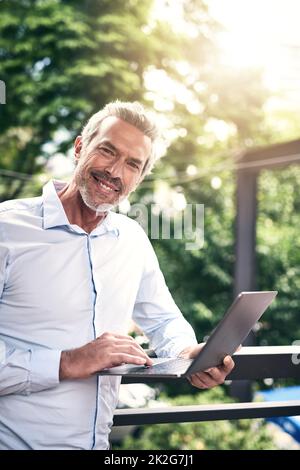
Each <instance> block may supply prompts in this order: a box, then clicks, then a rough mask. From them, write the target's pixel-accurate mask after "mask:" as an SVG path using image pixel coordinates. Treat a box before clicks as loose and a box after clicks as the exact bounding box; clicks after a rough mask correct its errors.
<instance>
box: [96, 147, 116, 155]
mask: <svg viewBox="0 0 300 470" xmlns="http://www.w3.org/2000/svg"><path fill="white" fill-rule="evenodd" d="M99 150H100V152H101V153H103V154H104V155H109V156H112V157H113V156H114V152H113V150H111V149H109V148H107V147H99Z"/></svg>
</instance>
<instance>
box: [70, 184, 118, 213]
mask: <svg viewBox="0 0 300 470" xmlns="http://www.w3.org/2000/svg"><path fill="white" fill-rule="evenodd" d="M78 189H79V192H80V195H81V197H82V200H83V202H84V204H85V205H86V206H87V207H88V208H89V209H91V210H92V211H95V212H96V213H97V214H103V213H105V212H108V211H110V210H112V209H113V208H114V207H116V206H117V205H118V204H119V203H120V202H121V200H122V199H124V198H119V199H117V201H116V202H115V203H114V204H107V203H103V204H98V205H96V204H95V203H94V201H92V200H91V198H90V196H89V194H88V191H87V190H86V186H85V184H79V185H78Z"/></svg>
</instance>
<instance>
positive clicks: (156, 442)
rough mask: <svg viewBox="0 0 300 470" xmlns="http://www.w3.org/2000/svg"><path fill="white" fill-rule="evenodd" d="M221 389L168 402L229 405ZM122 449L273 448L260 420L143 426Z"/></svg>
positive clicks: (178, 404)
mask: <svg viewBox="0 0 300 470" xmlns="http://www.w3.org/2000/svg"><path fill="white" fill-rule="evenodd" d="M229 401H230V400H229V399H228V397H227V396H226V395H225V394H224V392H223V390H222V388H220V387H218V388H216V389H213V390H210V391H206V392H201V393H198V395H197V396H188V395H186V396H182V397H177V398H175V399H172V400H168V403H169V404H170V405H171V406H188V405H205V404H211V403H220V402H229ZM120 448H121V449H123V450H124V449H131V450H140V449H145V450H155V449H157V450H160V449H162V450H168V449H171V450H252V449H253V450H254V449H255V450H268V449H275V448H276V446H275V444H274V443H273V441H272V438H271V436H270V434H269V432H268V430H267V429H266V427H265V424H264V423H263V422H262V421H261V420H237V421H218V422H203V423H178V424H174V423H172V424H160V425H158V424H156V425H150V426H144V427H143V428H142V430H141V432H140V433H139V435H138V436H136V437H132V436H128V437H126V438H125V440H124V442H123V443H122V445H121V447H120Z"/></svg>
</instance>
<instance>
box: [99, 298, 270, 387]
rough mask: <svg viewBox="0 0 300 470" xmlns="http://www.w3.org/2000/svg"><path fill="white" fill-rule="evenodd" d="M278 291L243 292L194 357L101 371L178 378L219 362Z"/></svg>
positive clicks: (104, 372)
mask: <svg viewBox="0 0 300 470" xmlns="http://www.w3.org/2000/svg"><path fill="white" fill-rule="evenodd" d="M276 295H277V291H264V292H241V293H240V294H239V295H238V296H237V298H236V299H235V301H234V302H233V304H232V305H231V307H230V308H229V310H228V311H227V313H226V314H225V316H224V317H223V318H222V320H221V321H220V322H219V323H218V325H217V326H216V328H215V329H214V330H213V332H212V333H211V335H210V337H209V339H208V341H207V342H206V343H205V345H204V347H203V348H202V349H201V351H200V352H199V354H198V355H197V356H196V357H195V359H183V358H175V359H174V358H156V359H153V362H154V364H153V365H152V366H150V367H149V366H137V365H135V364H124V365H122V366H116V367H112V368H110V369H104V370H102V371H100V372H98V374H99V375H122V376H126V377H136V378H138V377H141V378H142V377H153V378H155V377H157V378H159V377H161V378H162V377H169V378H177V377H188V376H190V375H192V374H195V373H196V372H200V371H204V370H206V369H208V368H209V367H214V366H218V365H220V364H222V362H223V359H224V357H225V356H227V355H230V356H231V355H232V354H233V353H234V352H235V351H236V349H237V348H238V346H239V345H240V344H241V343H242V342H243V341H244V339H245V338H246V336H247V335H248V333H249V332H250V330H251V329H252V328H253V326H254V324H255V323H256V322H257V321H258V320H259V318H260V317H261V316H262V314H263V313H264V312H265V310H266V309H267V308H268V306H269V305H270V303H271V302H272V300H273V299H274V298H275V297H276Z"/></svg>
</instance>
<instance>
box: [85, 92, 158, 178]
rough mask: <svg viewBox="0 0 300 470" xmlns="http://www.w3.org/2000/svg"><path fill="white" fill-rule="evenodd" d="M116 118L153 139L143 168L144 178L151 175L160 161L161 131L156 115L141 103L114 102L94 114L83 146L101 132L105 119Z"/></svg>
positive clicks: (86, 130)
mask: <svg viewBox="0 0 300 470" xmlns="http://www.w3.org/2000/svg"><path fill="white" fill-rule="evenodd" d="M108 116H115V117H118V118H120V119H122V120H123V121H126V122H128V124H131V125H132V126H134V127H136V128H137V129H139V130H140V131H141V132H143V134H145V135H146V136H147V137H149V138H150V139H151V152H150V155H149V158H148V160H147V162H146V164H145V166H144V168H143V172H142V176H143V177H144V176H145V175H147V174H149V173H151V170H152V168H153V166H154V164H155V162H156V161H157V160H158V159H159V157H160V156H159V155H158V151H157V144H158V141H159V138H160V130H159V127H158V125H157V123H156V120H155V117H154V114H153V113H152V112H150V111H148V110H146V109H145V108H144V106H143V105H141V104H140V103H139V102H137V101H134V102H125V101H113V102H111V103H108V104H107V105H106V106H105V107H104V108H103V109H101V110H100V111H98V112H97V113H95V114H93V116H92V117H91V118H90V119H89V121H88V122H87V124H86V125H85V126H84V128H83V130H82V133H81V134H82V145H83V147H86V146H87V145H88V144H89V143H90V142H91V141H92V139H93V138H94V137H95V136H96V135H97V133H98V132H99V127H100V124H101V122H102V121H103V119H105V118H106V117H108Z"/></svg>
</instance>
